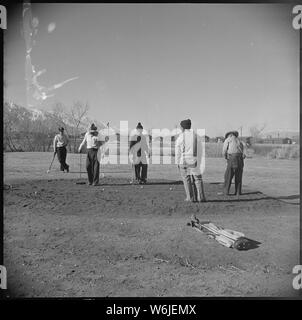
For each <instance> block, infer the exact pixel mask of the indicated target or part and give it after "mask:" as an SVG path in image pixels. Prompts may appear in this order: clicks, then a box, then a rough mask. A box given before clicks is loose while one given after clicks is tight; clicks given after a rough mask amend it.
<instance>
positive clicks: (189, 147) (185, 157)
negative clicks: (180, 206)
mask: <svg viewBox="0 0 302 320" xmlns="http://www.w3.org/2000/svg"><path fill="white" fill-rule="evenodd" d="M180 127H181V131H182V132H181V133H180V135H179V136H178V138H177V140H176V142H175V159H176V164H177V165H178V169H179V172H180V175H181V178H182V180H183V183H184V188H185V192H186V199H185V201H194V200H195V201H197V202H205V201H206V197H205V193H204V186H203V181H202V175H201V170H200V166H199V165H198V164H199V162H200V160H201V159H198V156H199V154H200V153H199V152H198V148H201V146H200V145H198V144H199V142H198V137H197V134H196V133H195V132H194V131H193V130H191V120H190V119H187V120H183V121H181V122H180Z"/></svg>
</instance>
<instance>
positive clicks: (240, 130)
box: [240, 126, 242, 138]
mask: <svg viewBox="0 0 302 320" xmlns="http://www.w3.org/2000/svg"><path fill="white" fill-rule="evenodd" d="M240 138H242V126H241V127H240Z"/></svg>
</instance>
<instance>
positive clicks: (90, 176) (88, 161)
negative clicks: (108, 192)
mask: <svg viewBox="0 0 302 320" xmlns="http://www.w3.org/2000/svg"><path fill="white" fill-rule="evenodd" d="M91 152H92V151H91V149H88V151H87V158H86V170H87V175H88V182H89V184H90V185H92V183H93V172H92V159H91Z"/></svg>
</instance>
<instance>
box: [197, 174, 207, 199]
mask: <svg viewBox="0 0 302 320" xmlns="http://www.w3.org/2000/svg"><path fill="white" fill-rule="evenodd" d="M194 182H195V187H196V191H197V192H196V193H197V197H196V198H197V199H196V200H197V201H198V202H205V201H206V196H205V192H204V186H203V181H202V175H201V174H198V175H194Z"/></svg>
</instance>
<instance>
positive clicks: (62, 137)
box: [53, 127, 69, 172]
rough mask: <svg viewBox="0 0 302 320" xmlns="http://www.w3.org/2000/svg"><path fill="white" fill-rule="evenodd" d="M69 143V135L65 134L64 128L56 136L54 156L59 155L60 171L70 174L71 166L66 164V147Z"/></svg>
mask: <svg viewBox="0 0 302 320" xmlns="http://www.w3.org/2000/svg"><path fill="white" fill-rule="evenodd" d="M68 143H69V139H68V136H67V134H66V133H65V132H64V128H63V127H60V128H59V133H58V134H56V135H55V138H54V140H53V149H54V154H57V156H58V160H59V162H60V169H61V171H63V172H64V170H66V171H67V172H69V165H68V164H67V163H66V157H67V149H66V146H67V145H68Z"/></svg>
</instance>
